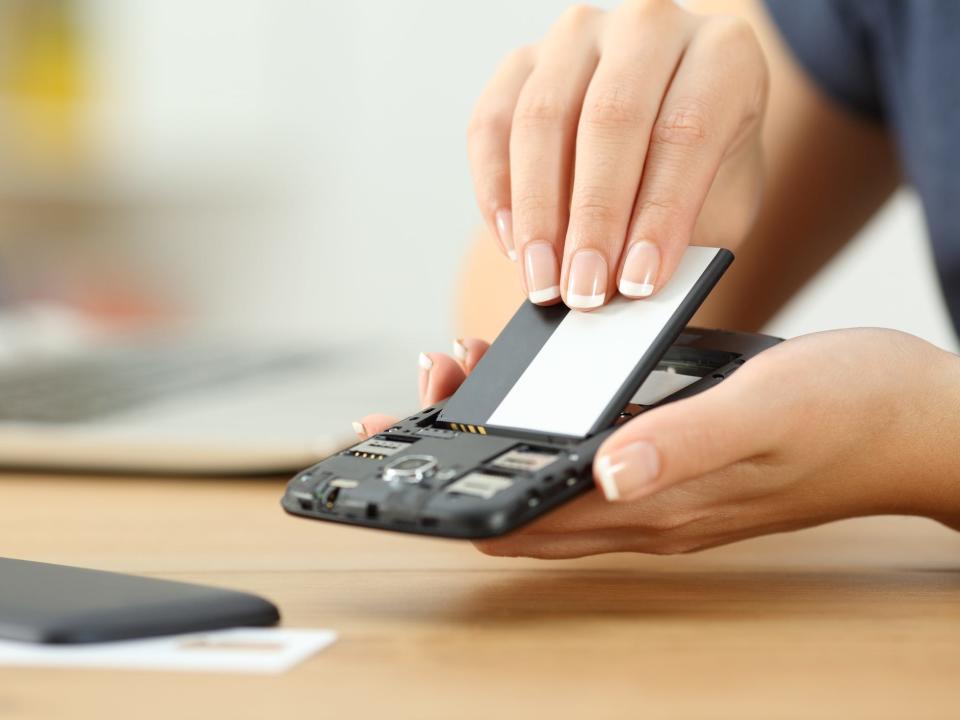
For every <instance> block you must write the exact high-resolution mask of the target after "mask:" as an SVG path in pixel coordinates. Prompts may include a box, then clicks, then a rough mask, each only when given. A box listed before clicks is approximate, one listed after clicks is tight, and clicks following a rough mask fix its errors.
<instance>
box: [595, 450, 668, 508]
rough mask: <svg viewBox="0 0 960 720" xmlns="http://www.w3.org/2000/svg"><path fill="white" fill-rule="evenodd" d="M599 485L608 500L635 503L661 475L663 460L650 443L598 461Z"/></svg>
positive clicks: (601, 457) (614, 452)
mask: <svg viewBox="0 0 960 720" xmlns="http://www.w3.org/2000/svg"><path fill="white" fill-rule="evenodd" d="M596 468H597V481H598V483H599V484H600V489H601V490H603V494H604V496H605V497H606V498H607V500H609V501H611V502H615V501H617V500H631V499H633V498H635V497H637V496H639V495H641V494H642V493H643V490H644V489H645V488H648V487H650V486H651V485H652V483H653V482H654V481H655V480H656V479H657V476H658V475H659V474H660V456H659V454H658V453H657V449H656V448H655V447H654V446H653V445H652V444H651V443H648V442H643V441H641V442H635V443H631V444H630V445H625V446H624V447H621V448H618V449H616V450H614V451H613V452H611V453H608V454H605V455H601V456H600V457H598V458H597V463H596Z"/></svg>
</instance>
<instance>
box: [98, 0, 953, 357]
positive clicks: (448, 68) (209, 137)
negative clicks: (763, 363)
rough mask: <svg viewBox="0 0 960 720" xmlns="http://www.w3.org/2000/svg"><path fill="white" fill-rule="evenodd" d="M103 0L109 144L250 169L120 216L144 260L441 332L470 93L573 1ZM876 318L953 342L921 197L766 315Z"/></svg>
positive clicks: (424, 339) (304, 320) (331, 311)
mask: <svg viewBox="0 0 960 720" xmlns="http://www.w3.org/2000/svg"><path fill="white" fill-rule="evenodd" d="M89 2H90V7H91V8H92V10H93V13H92V17H93V18H94V20H95V22H94V26H95V27H96V28H97V31H96V32H97V35H98V36H99V38H100V48H101V51H100V54H99V55H98V60H97V62H98V66H99V67H100V68H102V70H103V76H104V78H105V79H106V82H105V84H104V87H103V91H102V95H101V98H100V106H99V107H100V111H99V114H98V118H99V121H98V122H99V127H100V131H101V136H102V137H103V138H104V143H105V147H108V148H111V149H112V150H111V152H112V153H113V154H112V157H113V162H115V163H117V164H119V165H123V164H124V163H127V164H132V165H134V166H137V167H140V170H139V171H137V172H140V174H141V175H145V176H148V177H151V176H155V177H158V178H161V180H158V182H160V183H161V184H163V183H165V184H166V185H169V186H171V187H173V188H175V187H176V186H177V185H179V184H180V183H182V182H188V181H189V179H191V178H192V179H196V178H197V177H200V178H208V182H207V183H206V184H207V186H209V188H213V189H211V191H210V192H211V195H216V192H215V188H216V186H217V183H225V184H226V185H229V184H230V182H234V183H236V184H239V185H240V186H243V185H244V184H246V185H248V186H249V187H250V188H252V190H251V192H250V193H249V194H248V195H245V194H244V193H243V192H242V191H241V192H239V193H236V194H235V195H234V194H231V193H226V196H227V197H226V198H225V199H221V200H220V201H218V203H212V207H213V209H212V210H209V211H207V212H204V213H200V214H197V213H195V212H194V211H193V210H191V211H190V212H183V213H166V214H163V213H161V214H160V215H159V216H151V217H149V218H145V217H140V216H133V218H132V219H131V220H130V221H129V222H128V223H127V224H125V225H123V226H122V227H120V228H119V229H118V230H117V236H118V237H122V240H123V242H136V241H138V240H139V241H140V242H142V243H143V246H144V247H143V252H144V253H146V254H147V257H148V258H149V262H147V263H145V264H146V265H149V266H151V267H153V268H155V269H156V271H157V272H158V273H160V274H162V275H163V274H165V275H166V277H167V278H168V282H169V283H170V284H171V285H175V286H176V288H177V292H178V293H180V294H181V295H182V297H183V298H184V300H185V301H186V302H191V303H200V304H201V305H202V306H203V307H204V308H205V317H206V318H207V321H208V322H215V323H218V324H222V325H227V326H232V327H243V328H248V329H250V330H252V331H257V332H267V331H301V332H302V331H306V332H311V333H317V334H322V333H330V332H335V333H338V334H344V333H346V334H357V335H363V336H366V337H383V338H384V341H383V342H384V343H390V342H393V340H391V339H390V338H393V337H396V336H400V337H401V338H402V340H403V342H404V343H407V342H409V343H410V344H411V346H417V347H421V346H422V347H425V348H445V347H446V346H447V344H448V341H449V335H450V311H449V302H448V300H449V298H450V297H451V296H452V293H453V290H454V287H453V284H454V280H455V269H456V267H457V264H458V262H459V259H460V257H461V254H462V252H463V249H464V247H465V244H466V241H467V238H468V236H469V234H470V232H471V230H472V228H474V227H475V226H476V225H477V223H478V222H479V215H478V213H477V211H476V209H475V207H474V202H473V197H472V192H471V186H470V181H469V175H468V170H467V164H466V157H465V150H464V128H465V126H466V122H467V118H468V116H469V113H470V109H471V107H472V104H473V102H474V99H475V97H476V96H477V94H478V93H479V91H480V89H481V87H482V85H483V83H484V81H485V80H486V78H487V77H488V76H489V74H490V73H491V72H492V70H493V69H494V67H495V66H496V64H497V63H498V61H499V59H500V58H501V57H502V56H503V55H504V54H505V53H506V52H507V51H509V50H510V49H512V48H513V47H515V46H517V45H520V44H522V43H526V42H530V41H532V40H535V39H537V38H538V37H540V36H541V35H542V34H543V32H544V31H545V30H546V28H547V27H548V26H549V24H550V22H551V20H552V19H553V18H555V17H556V16H557V15H558V14H559V13H560V12H561V10H562V9H563V8H564V7H565V6H566V5H567V2H565V0H523V2H518V1H517V0H483V1H482V2H481V1H479V0H478V1H475V2H466V1H464V0H457V1H454V0H407V1H405V2H393V1H388V0H368V1H367V2H336V3H335V2H307V1H306V0H303V1H300V2H298V1H296V0H285V1H282V2H281V1H278V0H272V1H271V0H204V1H203V2H197V1H196V0H165V2H163V3H157V2H154V1H153V0H125V2H123V3H119V2H112V1H111V0H89ZM607 4H610V3H607ZM134 174H136V173H134ZM227 179H229V181H230V182H227ZM201 184H202V183H201ZM264 188H268V189H269V190H270V191H269V192H266V193H264V192H262V190H263V189H264ZM161 194H162V193H161ZM238 208H240V209H238ZM291 308H294V309H296V311H295V312H294V313H292V314H291V313H290V312H289V310H290V309H291ZM868 324H869V325H885V326H891V327H898V328H902V329H904V330H907V331H910V332H914V333H916V334H919V335H922V336H924V337H926V338H929V339H930V340H932V341H934V342H937V343H938V344H941V345H946V346H951V347H955V341H954V339H953V336H952V332H951V330H950V326H949V324H948V321H947V319H946V317H945V314H944V311H943V309H942V306H941V304H940V301H939V297H938V295H937V291H936V289H935V286H934V284H933V278H932V274H931V271H930V260H929V256H928V252H927V249H926V246H925V240H924V238H923V228H922V223H921V220H920V217H919V211H918V208H917V203H916V202H915V201H914V200H913V199H912V198H910V197H909V196H907V195H902V196H899V197H898V198H897V199H896V200H895V202H893V203H892V204H891V205H890V207H889V208H887V209H886V210H885V211H884V213H883V214H882V215H881V217H880V218H879V219H878V220H877V221H876V222H875V223H874V224H873V225H872V226H871V227H870V228H869V229H868V230H867V232H865V233H864V234H863V236H862V237H861V238H858V239H857V241H856V242H855V243H854V244H853V245H852V246H851V247H850V248H849V249H848V251H847V252H845V253H844V254H843V255H842V256H841V257H840V258H838V260H837V261H836V262H835V263H833V264H832V265H831V267H830V268H829V269H828V270H827V271H826V272H825V273H824V274H823V276H822V277H820V278H818V280H817V281H816V282H815V283H814V285H813V286H812V287H811V288H809V289H808V291H806V292H805V293H803V295H802V296H801V297H800V298H798V299H797V300H796V302H794V303H793V304H792V305H791V306H790V307H789V308H788V309H787V310H786V311H785V312H784V313H783V314H782V315H781V317H779V318H777V320H776V321H775V322H774V323H773V324H772V326H771V330H772V331H773V332H776V333H779V334H782V335H794V334H798V333H801V332H808V331H812V330H817V329H824V328H828V327H836V326H845V325H868Z"/></svg>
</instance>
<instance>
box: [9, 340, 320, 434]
mask: <svg viewBox="0 0 960 720" xmlns="http://www.w3.org/2000/svg"><path fill="white" fill-rule="evenodd" d="M323 361H324V358H323V356H322V355H321V354H320V353H317V352H316V351H311V352H278V351H264V352H256V351H247V350H243V351H238V350H222V349H211V348H199V349H184V348H172V347H161V348H157V347H153V348H146V347H142V348H141V347H138V348H136V349H131V348H124V349H118V350H112V351H103V352H97V353H91V354H88V355H80V356H75V357H67V358H62V359H56V360H54V359H43V360H39V361H32V362H30V363H29V364H27V363H17V364H14V365H8V366H3V365H0V422H25V423H75V422H83V421H88V420H91V419H95V418H98V417H102V416H106V415H110V414H113V413H116V412H120V411H124V410H130V409H133V408H135V407H138V406H141V405H145V404H148V403H150V402H154V401H158V400H163V399H167V398H173V397H176V396H178V395H183V394H185V393H189V392H194V391H197V390H202V389H209V388H213V387H216V386H222V385H228V384H230V383H236V382H239V381H243V380H249V379H251V378H255V377H258V376H261V375H267V374H271V373H282V372H287V371H291V370H295V369H301V368H306V367H317V366H318V365H320V364H321V363H323Z"/></svg>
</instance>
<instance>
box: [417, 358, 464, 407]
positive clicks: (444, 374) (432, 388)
mask: <svg viewBox="0 0 960 720" xmlns="http://www.w3.org/2000/svg"><path fill="white" fill-rule="evenodd" d="M468 353H469V349H468ZM423 355H424V356H425V357H427V359H428V360H429V361H430V367H429V368H424V367H423V366H422V365H421V390H422V393H421V400H422V402H423V405H425V406H426V405H432V404H433V403H435V402H439V401H440V400H443V399H445V398H448V397H450V396H451V395H453V393H454V392H456V389H457V388H458V387H460V384H461V383H463V381H464V378H466V371H465V370H464V369H463V367H462V366H461V365H460V363H458V362H457V361H456V360H454V359H453V358H452V357H450V356H449V355H444V354H443V353H430V354H429V355H427V354H423Z"/></svg>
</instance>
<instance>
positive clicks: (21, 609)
mask: <svg viewBox="0 0 960 720" xmlns="http://www.w3.org/2000/svg"><path fill="white" fill-rule="evenodd" d="M279 619H280V614H279V612H278V611H277V608H276V607H275V606H274V605H273V604H272V603H270V602H268V601H267V600H264V599H263V598H260V597H257V596H256V595H250V594H248V593H242V592H237V591H235V590H221V589H219V588H212V587H204V586H202V585H193V584H189V583H182V582H173V581H170V580H156V579H153V578H144V577H136V576H133V575H121V574H119V573H111V572H103V571H100V570H86V569H83V568H76V567H68V566H65V565H50V564H47V563H38V562H29V561H26V560H12V559H8V558H0V637H2V638H6V639H10V640H21V641H25V642H38V643H85V642H107V641H111V640H128V639H131V638H142V637H153V636H157V635H175V634H180V633H188V632H200V631H207V630H218V629H221V628H227V627H236V626H263V625H274V624H276V623H277V621H278V620H279Z"/></svg>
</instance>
